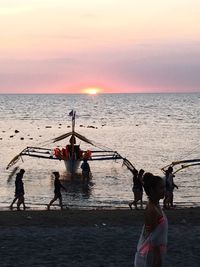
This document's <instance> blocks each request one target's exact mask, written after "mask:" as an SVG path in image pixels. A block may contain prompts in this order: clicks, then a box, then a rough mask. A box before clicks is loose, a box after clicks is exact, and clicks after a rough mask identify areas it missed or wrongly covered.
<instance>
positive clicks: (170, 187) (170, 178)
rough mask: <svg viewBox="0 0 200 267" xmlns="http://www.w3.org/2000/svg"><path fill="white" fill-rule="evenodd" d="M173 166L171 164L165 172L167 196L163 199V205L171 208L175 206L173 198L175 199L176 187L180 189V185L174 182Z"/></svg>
mask: <svg viewBox="0 0 200 267" xmlns="http://www.w3.org/2000/svg"><path fill="white" fill-rule="evenodd" d="M174 177H175V175H174V174H173V168H172V167H171V166H170V167H169V168H168V169H167V170H166V172H165V187H166V191H165V198H164V201H163V207H164V208H165V209H170V207H174V204H173V199H174V193H173V192H174V188H175V187H176V188H177V189H178V186H177V185H176V184H175V183H174Z"/></svg>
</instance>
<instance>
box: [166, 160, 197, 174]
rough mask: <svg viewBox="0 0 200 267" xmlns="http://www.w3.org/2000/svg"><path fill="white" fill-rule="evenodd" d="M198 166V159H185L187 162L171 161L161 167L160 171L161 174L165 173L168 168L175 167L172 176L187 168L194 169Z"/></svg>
mask: <svg viewBox="0 0 200 267" xmlns="http://www.w3.org/2000/svg"><path fill="white" fill-rule="evenodd" d="M198 165H200V159H187V160H179V161H173V162H171V163H170V164H168V165H166V166H165V167H163V168H162V169H161V170H162V171H163V172H166V170H167V169H168V168H169V167H173V168H174V167H175V169H174V172H173V174H175V173H177V172H179V171H181V170H183V169H186V168H188V167H194V166H198Z"/></svg>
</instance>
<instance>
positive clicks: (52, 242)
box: [0, 208, 200, 267]
mask: <svg viewBox="0 0 200 267" xmlns="http://www.w3.org/2000/svg"><path fill="white" fill-rule="evenodd" d="M166 214H167V217H168V220H169V242H168V254H167V259H166V266H168V267H171V266H176V267H178V266H181V267H186V266H187V267H190V266H191V267H195V266H196V267H197V266H199V262H200V253H199V243H200V220H199V219H200V208H184V209H176V210H170V211H167V212H166ZM143 215H144V211H143V210H139V211H135V210H132V211H131V210H128V209H116V210H101V209H98V210H71V209H69V210H64V211H60V210H52V211H45V210H43V211H31V210H29V211H1V212H0V236H1V247H0V258H1V266H2V267H4V266H13V267H14V266H69V267H70V266H73V267H108V266H109V267H131V266H133V258H134V253H135V250H136V245H137V241H138V238H139V235H140V231H141V227H142V223H143Z"/></svg>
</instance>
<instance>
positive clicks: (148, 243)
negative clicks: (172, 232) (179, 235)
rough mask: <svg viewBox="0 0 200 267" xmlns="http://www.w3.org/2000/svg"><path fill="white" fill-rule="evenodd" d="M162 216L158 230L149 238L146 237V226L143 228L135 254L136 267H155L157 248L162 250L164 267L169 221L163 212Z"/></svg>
mask: <svg viewBox="0 0 200 267" xmlns="http://www.w3.org/2000/svg"><path fill="white" fill-rule="evenodd" d="M162 215H163V216H162V217H161V218H160V219H159V222H158V225H157V226H156V228H155V229H153V231H152V232H150V233H149V234H148V235H147V236H145V226H143V228H142V233H141V235H140V239H139V242H138V245H137V252H136V254H135V261H134V267H153V266H154V265H153V263H154V262H155V260H156V259H155V250H154V249H155V247H159V249H160V255H161V260H162V266H164V258H165V254H166V250H167V235H168V221H167V217H166V216H165V214H164V212H163V211H162Z"/></svg>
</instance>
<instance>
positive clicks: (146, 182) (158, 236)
mask: <svg viewBox="0 0 200 267" xmlns="http://www.w3.org/2000/svg"><path fill="white" fill-rule="evenodd" d="M143 187H144V190H145V193H146V194H147V196H148V198H149V201H148V204H147V207H146V210H145V223H144V226H143V229H142V233H141V236H140V239H139V242H138V246H137V252H136V255H135V262H134V266H135V267H163V266H164V258H165V254H166V248H167V233H168V222H167V218H166V216H165V214H164V213H163V211H162V209H161V207H160V205H159V200H160V199H163V198H164V193H165V192H164V190H165V185H164V182H163V179H162V178H161V177H159V176H154V175H153V174H151V173H145V174H144V177H143Z"/></svg>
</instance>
